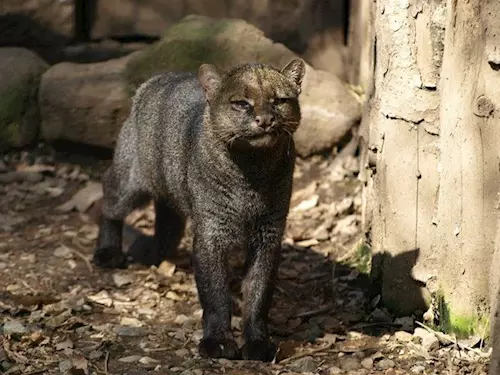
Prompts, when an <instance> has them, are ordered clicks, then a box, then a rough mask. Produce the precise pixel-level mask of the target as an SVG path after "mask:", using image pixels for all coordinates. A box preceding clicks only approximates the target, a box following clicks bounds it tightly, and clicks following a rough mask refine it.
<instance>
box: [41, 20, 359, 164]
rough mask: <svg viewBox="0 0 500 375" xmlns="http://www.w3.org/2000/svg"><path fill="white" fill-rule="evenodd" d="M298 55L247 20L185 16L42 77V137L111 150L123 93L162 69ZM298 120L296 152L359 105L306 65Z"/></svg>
mask: <svg viewBox="0 0 500 375" xmlns="http://www.w3.org/2000/svg"><path fill="white" fill-rule="evenodd" d="M296 57H297V56H296V55H295V54H294V53H293V52H291V51H290V50H288V49H287V48H286V47H285V46H284V45H282V44H279V43H274V42H273V41H271V40H270V39H268V38H266V37H265V36H264V33H263V32H262V31H261V30H259V29H257V28H256V27H254V26H252V25H250V24H249V23H247V22H245V21H243V20H238V19H221V20H215V19H212V18H209V17H204V16H188V17H185V18H184V19H183V20H182V21H181V22H179V23H177V24H176V25H174V26H172V27H170V28H169V29H167V31H166V32H165V33H164V35H163V37H162V39H161V40H160V41H158V42H157V43H155V44H153V45H151V46H150V47H148V48H146V49H145V50H143V51H141V52H137V53H134V54H132V55H129V56H128V57H125V58H120V59H116V60H110V61H107V62H102V63H95V64H86V65H77V64H71V63H61V64H58V65H56V66H54V67H53V68H51V69H50V70H49V71H48V72H47V73H46V74H44V76H43V78H42V85H41V90H40V103H41V112H42V120H43V121H42V130H43V136H44V138H46V139H48V140H53V139H67V140H75V141H83V142H86V143H90V144H92V145H98V146H105V147H109V146H112V145H113V144H114V140H115V136H116V133H117V131H118V129H119V127H120V126H121V123H122V121H123V119H124V118H125V116H126V114H127V113H128V111H129V105H130V101H129V99H128V98H127V96H126V92H129V93H130V94H132V93H133V92H134V91H135V89H136V88H137V87H138V86H139V85H140V84H141V83H143V82H144V81H146V80H147V79H149V78H150V77H151V76H152V75H153V74H155V73H158V72H162V71H196V70H197V69H198V67H199V66H200V65H201V64H203V63H213V64H216V65H217V66H219V67H220V68H222V69H230V68H231V67H233V66H235V65H237V64H240V63H245V62H263V63H268V64H271V65H273V66H275V67H278V68H280V67H282V66H284V65H285V64H286V63H288V62H289V61H290V60H291V59H293V58H296ZM300 102H301V108H302V114H303V120H302V124H301V126H300V127H299V130H298V131H297V133H296V136H295V139H296V145H297V151H298V153H299V155H301V156H309V155H311V154H314V153H318V152H322V151H326V150H329V149H331V148H332V147H333V146H334V145H335V144H336V143H337V142H338V141H339V140H340V139H341V138H342V137H343V136H344V135H345V134H346V133H347V132H348V131H349V129H350V128H351V127H352V126H353V125H354V124H356V123H357V122H358V121H359V119H360V115H361V106H360V104H359V103H358V101H357V100H356V98H355V97H354V96H353V95H352V94H351V93H350V92H349V91H348V89H347V88H346V85H345V84H344V83H343V82H342V81H341V80H340V79H339V78H338V77H336V76H335V75H334V74H331V73H328V72H325V71H319V70H315V69H313V68H312V67H311V66H307V69H306V74H305V77H304V81H303V90H302V94H301V97H300Z"/></svg>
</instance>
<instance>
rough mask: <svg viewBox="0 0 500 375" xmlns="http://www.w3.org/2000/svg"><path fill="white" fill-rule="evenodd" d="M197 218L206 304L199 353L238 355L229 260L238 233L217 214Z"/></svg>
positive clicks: (198, 266) (197, 267)
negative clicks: (225, 224) (218, 219)
mask: <svg viewBox="0 0 500 375" xmlns="http://www.w3.org/2000/svg"><path fill="white" fill-rule="evenodd" d="M196 219H197V220H196V223H195V228H194V231H195V235H194V243H193V250H194V272H195V278H196V286H197V288H198V295H199V298H200V303H201V306H202V308H203V339H202V340H201V342H200V344H199V347H198V349H199V353H200V355H201V356H202V357H210V358H228V359H237V358H239V357H240V354H239V350H238V346H237V344H236V342H235V341H234V337H233V333H232V331H231V312H232V311H231V310H232V299H231V292H230V289H229V282H228V271H227V264H226V262H227V251H228V250H229V249H231V248H234V247H235V238H237V237H235V236H234V235H233V234H232V233H231V228H227V227H226V226H224V225H223V223H219V222H218V221H217V220H216V219H215V218H214V217H212V218H206V217H205V218H201V217H197V218H196ZM240 238H241V237H240Z"/></svg>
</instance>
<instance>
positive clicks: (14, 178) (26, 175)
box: [0, 171, 43, 184]
mask: <svg viewBox="0 0 500 375" xmlns="http://www.w3.org/2000/svg"><path fill="white" fill-rule="evenodd" d="M42 180H43V175H42V174H41V173H38V172H25V171H12V172H7V173H2V174H0V183H4V184H8V183H11V182H23V181H27V182H33V183H35V182H40V181H42Z"/></svg>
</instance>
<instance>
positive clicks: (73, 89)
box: [38, 54, 134, 147]
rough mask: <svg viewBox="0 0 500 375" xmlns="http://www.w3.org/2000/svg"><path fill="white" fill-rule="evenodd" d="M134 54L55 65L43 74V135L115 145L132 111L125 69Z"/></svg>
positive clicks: (52, 138) (46, 138)
mask: <svg viewBox="0 0 500 375" xmlns="http://www.w3.org/2000/svg"><path fill="white" fill-rule="evenodd" d="M133 56H134V54H131V55H128V56H125V57H122V58H119V59H114V60H108V61H105V62H100V63H92V64H76V63H70V62H64V63H60V64H57V65H54V66H53V67H51V68H50V69H49V70H48V71H47V72H46V73H45V74H44V75H43V76H42V81H41V84H40V91H39V96H38V97H39V103H40V113H41V118H42V125H41V136H42V138H43V139H45V140H48V141H53V140H66V141H73V142H81V143H85V144H89V145H94V146H102V147H113V146H114V144H115V140H116V136H117V133H118V131H119V129H120V127H121V125H122V123H123V121H124V120H125V119H126V117H127V115H128V113H129V111H130V105H131V98H130V94H129V92H127V83H126V81H125V79H124V74H123V73H124V71H125V68H126V66H127V63H128V61H129V60H130V58H131V57H133Z"/></svg>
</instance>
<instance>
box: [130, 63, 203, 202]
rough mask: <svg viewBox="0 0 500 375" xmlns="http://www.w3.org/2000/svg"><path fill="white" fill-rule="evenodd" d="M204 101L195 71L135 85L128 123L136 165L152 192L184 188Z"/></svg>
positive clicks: (162, 76)
mask: <svg viewBox="0 0 500 375" xmlns="http://www.w3.org/2000/svg"><path fill="white" fill-rule="evenodd" d="M205 105H206V100H205V96H204V93H203V89H202V88H201V86H200V84H199V81H198V79H197V76H196V74H195V73H171V72H169V73H162V74H158V75H156V76H153V77H152V78H151V79H149V80H148V81H146V82H145V83H144V84H142V85H141V86H140V87H139V88H138V89H137V92H136V94H135V96H134V99H133V105H132V112H131V117H130V120H131V121H130V125H131V126H132V127H133V132H134V133H135V138H136V142H135V152H136V155H137V156H138V160H137V161H138V163H139V169H140V170H141V174H142V177H143V178H144V179H145V180H146V181H147V184H148V186H149V188H148V189H149V190H151V192H152V193H153V194H155V193H158V192H166V191H167V190H179V191H180V190H183V189H184V188H185V187H184V183H185V176H186V169H187V164H188V163H189V158H190V155H191V153H192V152H193V149H194V148H195V147H196V144H197V141H196V140H197V138H198V135H199V134H200V132H201V130H202V119H203V112H204V109H205ZM172 193H174V192H172ZM174 194H177V193H174Z"/></svg>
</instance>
